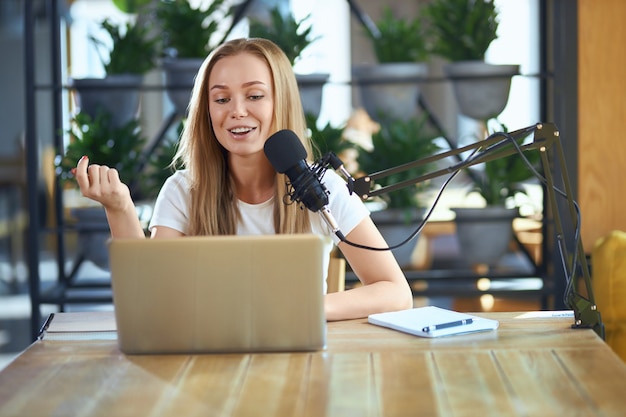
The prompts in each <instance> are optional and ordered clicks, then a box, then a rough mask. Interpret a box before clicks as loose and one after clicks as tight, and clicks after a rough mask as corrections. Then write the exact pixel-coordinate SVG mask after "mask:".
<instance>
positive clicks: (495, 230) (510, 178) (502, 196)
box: [451, 125, 540, 269]
mask: <svg viewBox="0 0 626 417" xmlns="http://www.w3.org/2000/svg"><path fill="white" fill-rule="evenodd" d="M500 128H501V129H500V130H499V132H506V127H505V126H503V125H500ZM502 138H503V139H504V136H503V137H502ZM524 139H525V138H518V139H517V142H518V144H519V145H521V144H522V143H523V141H524ZM524 156H525V157H526V158H527V160H528V162H529V163H530V164H532V165H533V166H534V167H535V168H536V167H537V165H538V164H539V160H540V155H539V153H538V152H536V151H533V152H525V153H524ZM475 168H478V169H476V170H475V171H474V185H473V187H472V188H471V189H470V191H469V192H470V193H477V194H479V195H480V196H481V197H482V199H483V200H484V202H485V207H454V208H451V210H452V211H453V212H454V213H455V215H456V217H455V224H456V233H457V238H458V241H459V247H460V250H461V255H462V257H463V258H464V259H465V260H466V261H467V262H468V263H470V264H472V265H474V266H477V265H480V266H487V267H488V266H491V265H493V264H495V263H496V262H497V261H498V260H500V258H502V256H503V255H504V254H505V253H506V251H507V249H508V246H509V244H510V242H511V240H512V238H513V228H512V222H513V220H514V219H515V218H516V217H518V216H519V208H518V207H517V206H516V205H515V201H514V197H516V196H517V195H519V194H526V189H525V188H524V186H523V183H524V182H525V181H528V180H529V179H531V178H532V177H533V175H534V174H533V172H532V170H531V169H529V167H528V165H527V164H526V162H525V161H524V159H523V158H522V157H521V156H520V155H518V154H517V153H516V154H513V155H509V156H504V157H500V158H496V159H493V160H491V161H488V162H485V163H482V164H479V165H477V166H476V167H475ZM470 169H472V168H470ZM483 269H484V268H483Z"/></svg>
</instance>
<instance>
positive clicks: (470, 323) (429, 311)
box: [368, 306, 499, 337]
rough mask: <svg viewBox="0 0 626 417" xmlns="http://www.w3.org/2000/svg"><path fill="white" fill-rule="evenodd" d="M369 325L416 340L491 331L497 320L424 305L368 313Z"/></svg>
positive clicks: (495, 327) (494, 327)
mask: <svg viewBox="0 0 626 417" xmlns="http://www.w3.org/2000/svg"><path fill="white" fill-rule="evenodd" d="M368 321H369V322H370V323H371V324H375V325H377V326H383V327H388V328H390V329H394V330H398V331H401V332H404V333H409V334H413V335H415V336H420V337H441V336H452V335H457V334H465V333H474V332H482V331H489V330H495V329H497V328H498V324H499V322H498V321H497V320H491V319H485V318H482V317H477V316H474V315H471V314H466V313H459V312H456V311H452V310H446V309H444V308H440V307H435V306H428V307H418V308H412V309H408V310H401V311H393V312H389V313H379V314H372V315H370V316H369V317H368Z"/></svg>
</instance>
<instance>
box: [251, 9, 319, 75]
mask: <svg viewBox="0 0 626 417" xmlns="http://www.w3.org/2000/svg"><path fill="white" fill-rule="evenodd" d="M309 17H310V16H306V17H305V18H304V19H302V20H299V21H296V19H295V18H294V17H293V15H292V14H289V15H287V16H283V15H282V14H281V12H280V10H279V9H278V8H277V7H275V8H273V9H271V10H270V23H269V25H268V24H266V23H264V22H261V21H258V20H255V19H251V20H250V32H249V36H250V37H251V38H264V39H269V40H271V41H272V42H274V43H275V44H276V45H278V46H279V47H280V49H282V50H283V52H285V55H287V58H289V62H291V65H292V66H293V65H294V64H295V62H296V60H297V59H298V58H299V57H300V55H301V54H302V51H303V50H304V49H305V48H306V47H308V46H309V45H310V44H311V43H312V42H314V41H315V40H316V39H317V38H311V30H312V27H311V26H308V27H303V24H304V23H305V22H306V21H307V20H308V19H309Z"/></svg>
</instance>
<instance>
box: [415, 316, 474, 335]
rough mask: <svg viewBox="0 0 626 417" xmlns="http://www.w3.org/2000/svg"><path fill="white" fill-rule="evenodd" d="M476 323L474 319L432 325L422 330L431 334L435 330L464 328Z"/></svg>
mask: <svg viewBox="0 0 626 417" xmlns="http://www.w3.org/2000/svg"><path fill="white" fill-rule="evenodd" d="M473 322H474V320H473V319H463V320H457V321H451V322H449V323H441V324H432V325H430V326H426V327H424V328H423V329H422V331H423V332H424V333H429V332H432V331H435V330H441V329H448V328H450V327H458V326H464V325H466V324H472V323H473Z"/></svg>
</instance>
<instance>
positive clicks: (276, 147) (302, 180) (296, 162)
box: [263, 129, 345, 240]
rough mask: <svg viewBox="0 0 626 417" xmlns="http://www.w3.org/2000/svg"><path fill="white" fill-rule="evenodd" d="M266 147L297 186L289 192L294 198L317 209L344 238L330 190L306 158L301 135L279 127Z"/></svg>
mask: <svg viewBox="0 0 626 417" xmlns="http://www.w3.org/2000/svg"><path fill="white" fill-rule="evenodd" d="M263 150H264V152H265V156H267V159H269V161H270V163H271V164H272V166H273V167H274V169H275V170H276V171H277V172H279V173H281V174H285V175H287V177H288V178H289V181H290V182H291V186H292V188H293V192H292V193H290V194H289V197H290V199H291V201H297V202H300V203H302V204H303V205H304V206H305V207H306V208H307V209H309V210H311V211H312V212H314V213H315V212H319V213H320V214H321V215H322V218H323V219H324V221H325V222H326V224H327V225H328V227H329V228H330V229H331V230H332V232H333V233H334V234H336V235H337V236H338V237H339V238H340V239H341V240H344V239H345V238H344V236H343V234H342V233H341V231H340V230H339V226H338V225H337V222H336V221H335V218H334V217H333V215H332V213H331V212H330V209H329V208H328V194H329V192H328V190H327V189H326V187H325V186H324V184H322V183H321V179H320V178H319V177H318V174H316V172H315V171H314V170H312V169H311V167H310V166H309V164H308V163H307V162H306V156H307V155H306V150H305V149H304V146H302V142H300V139H298V136H297V135H296V134H295V133H294V132H293V131H291V130H286V129H285V130H279V131H278V132H276V133H274V134H273V135H272V136H270V137H269V139H267V141H266V142H265V146H264V147H263Z"/></svg>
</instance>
